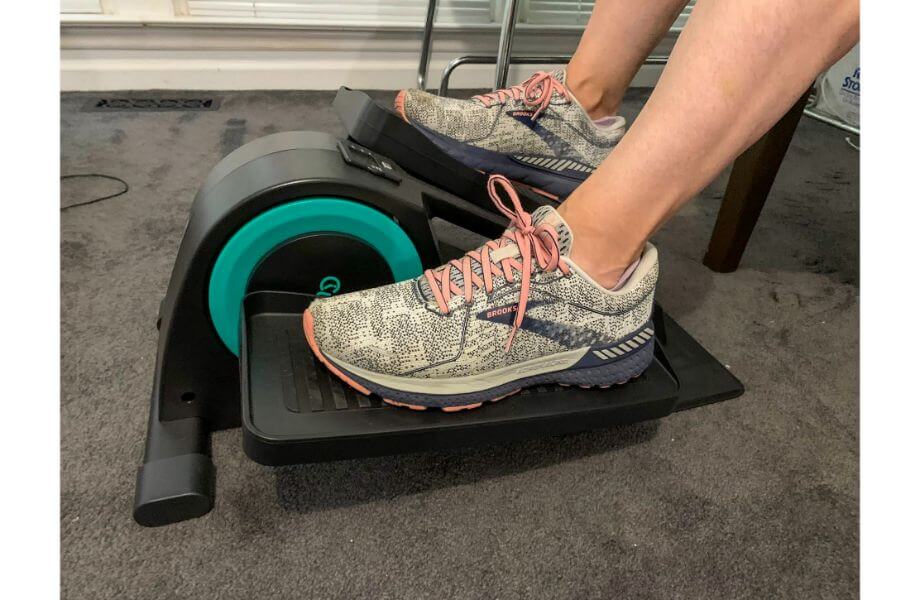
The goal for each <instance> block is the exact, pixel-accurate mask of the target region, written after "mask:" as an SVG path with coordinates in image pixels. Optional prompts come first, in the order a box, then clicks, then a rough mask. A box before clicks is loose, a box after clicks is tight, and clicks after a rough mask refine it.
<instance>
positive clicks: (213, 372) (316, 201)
mask: <svg viewBox="0 0 920 600" xmlns="http://www.w3.org/2000/svg"><path fill="white" fill-rule="evenodd" d="M335 107H336V110H337V111H338V113H339V116H340V118H341V119H342V121H343V122H344V124H345V126H346V128H347V130H348V132H349V139H348V140H342V141H340V140H337V139H335V138H333V137H331V136H329V135H327V134H324V133H317V132H306V131H300V132H289V133H278V134H274V135H270V136H267V137H264V138H261V139H258V140H255V141H253V142H251V143H249V144H246V145H245V146H243V147H241V148H239V149H237V150H235V151H234V152H232V153H231V154H229V155H228V156H227V157H226V158H224V159H223V160H222V161H220V162H219V163H218V164H217V166H215V167H214V169H213V170H212V171H211V173H210V174H209V175H208V178H207V179H206V180H205V182H204V184H203V185H202V186H201V189H200V191H199V192H198V195H197V197H196V198H195V201H194V203H193V205H192V208H191V215H190V217H189V222H188V226H187V228H186V231H185V234H184V236H183V238H182V243H181V245H180V247H179V253H178V256H177V258H176V264H175V267H174V269H173V273H172V277H171V279H170V281H169V287H168V289H167V292H166V296H165V298H164V299H163V301H162V303H161V305H160V314H159V317H158V318H157V320H156V323H157V327H158V329H159V345H158V349H157V360H156V370H155V374H154V383H153V393H152V396H151V400H150V420H149V426H148V433H147V443H146V450H145V455H144V464H143V466H141V468H140V470H139V472H138V476H137V489H136V495H135V504H134V518H135V520H136V521H137V522H138V523H140V524H141V525H147V526H155V525H165V524H168V523H173V522H177V521H182V520H186V519H191V518H194V517H199V516H202V515H204V514H206V513H207V512H208V511H209V510H211V507H212V506H213V503H214V492H215V490H214V487H215V467H214V464H213V462H212V460H211V455H210V433H211V431H215V430H219V429H225V428H230V427H239V426H242V431H243V447H244V449H245V451H246V454H247V455H249V456H250V457H251V458H252V459H253V460H255V461H257V462H259V463H262V464H266V465H284V464H293V463H304V462H317V461H325V460H335V459H344V458H357V457H365V456H376V455H382V454H390V453H399V452H411V451H418V450H427V449H439V448H447V447H454V446H460V445H468V444H475V443H487V442H492V441H507V440H511V439H522V438H526V437H533V436H539V435H552V434H563V433H570V432H575V431H583V430H588V429H592V428H598V427H605V426H609V425H612V424H616V423H628V422H635V421H640V420H644V419H655V418H659V417H663V416H665V415H667V414H669V413H671V412H673V411H675V410H682V409H686V408H691V407H694V406H699V405H702V404H707V403H711V402H717V401H720V400H725V399H728V398H732V397H735V396H738V395H740V394H741V393H742V391H743V387H742V385H741V384H740V382H738V380H737V379H735V378H734V376H732V375H731V374H730V373H728V372H727V371H726V370H725V368H724V367H722V365H721V364H720V363H719V362H718V361H717V360H715V359H714V358H713V357H712V356H710V355H709V354H708V353H707V352H706V350H704V349H703V348H702V347H701V346H700V345H699V344H698V343H696V342H695V341H694V340H693V338H691V337H690V336H689V335H688V334H687V333H686V332H685V331H684V330H683V329H681V328H680V327H679V326H678V325H677V323H675V322H674V321H673V320H671V319H670V318H669V317H668V316H667V315H666V314H665V313H664V312H663V311H662V310H661V309H660V308H658V307H656V310H655V317H654V318H655V333H656V335H655V337H656V340H657V341H656V349H655V357H656V360H655V361H654V362H653V363H652V365H651V366H650V367H649V368H648V370H647V371H646V372H645V373H644V374H643V375H642V376H641V377H639V378H638V379H636V380H635V381H633V382H631V383H630V384H628V385H625V386H618V387H616V388H611V389H609V390H583V389H580V388H557V387H548V386H542V387H536V388H530V389H527V390H524V391H523V392H522V393H520V394H518V395H517V396H514V397H511V398H508V399H507V400H504V401H503V402H500V403H496V404H492V405H489V406H485V407H483V408H480V409H478V410H475V411H467V412H464V413H462V414H447V413H443V412H441V411H425V412H415V411H407V410H402V409H398V408H393V407H390V406H388V405H386V404H384V403H382V402H381V401H380V399H379V398H375V397H365V396H362V395H361V394H355V392H354V391H353V390H352V389H351V388H349V387H348V386H345V385H343V384H341V383H340V382H339V380H338V379H337V378H335V377H334V376H330V375H329V374H328V372H327V371H326V370H325V369H324V368H323V367H322V366H320V365H319V363H318V362H316V361H315V360H314V358H313V355H312V353H311V352H310V350H309V347H308V346H307V343H306V340H305V338H304V335H303V330H302V326H301V314H302V312H303V310H304V309H305V308H306V307H307V305H308V304H309V303H310V301H311V300H312V299H313V298H314V297H316V296H323V295H330V294H342V293H345V292H349V291H353V290H358V289H363V288H367V287H372V286H377V285H383V284H387V283H391V282H394V281H397V280H402V279H407V278H411V277H416V276H418V275H420V274H421V272H422V270H423V269H425V268H430V267H436V266H438V265H440V264H442V263H443V262H445V261H446V260H448V259H450V258H455V257H457V256H459V255H460V254H462V252H463V251H464V250H468V249H469V248H462V249H461V248H458V247H457V245H458V244H457V243H453V244H452V243H450V242H449V241H448V240H446V239H445V237H446V236H447V235H448V234H450V233H451V232H452V231H456V229H454V228H450V227H444V226H441V225H436V224H434V223H433V221H437V220H438V219H441V220H444V221H447V222H449V223H452V224H454V225H457V226H460V227H462V228H464V229H466V230H468V231H472V232H474V233H476V234H478V235H481V236H484V237H487V238H493V237H497V236H498V235H500V234H501V232H502V230H503V229H504V227H505V225H506V223H505V222H504V220H503V219H502V218H500V217H499V216H498V215H497V214H496V213H495V212H493V209H492V204H491V201H490V200H489V199H488V196H487V193H486V185H485V182H486V176H485V175H483V174H482V173H479V172H477V171H473V170H471V169H468V168H466V167H464V166H463V165H461V164H459V163H457V162H456V161H454V160H453V159H452V158H450V157H449V156H447V155H446V154H444V153H442V152H441V151H439V150H438V148H437V147H435V146H434V145H433V144H432V143H431V142H430V141H429V140H428V139H427V138H426V137H425V136H424V135H422V134H421V133H420V132H418V131H417V130H415V129H414V128H413V127H412V126H411V125H408V124H407V123H405V122H404V121H402V119H400V118H399V117H397V116H396V115H395V114H394V113H392V112H390V111H389V110H387V109H384V108H382V107H380V106H378V105H377V104H375V103H374V102H372V101H371V100H370V99H369V98H368V97H367V96H366V95H364V94H362V93H360V92H355V91H351V90H348V89H345V88H343V89H342V90H340V91H339V94H338V96H337V97H336V100H335ZM521 194H522V199H524V201H525V202H526V203H528V204H529V207H528V209H532V208H534V207H535V206H536V205H537V204H539V203H541V202H545V201H546V200H545V199H542V198H541V197H540V196H537V195H534V194H528V193H526V191H522V192H521ZM435 232H438V233H437V234H436V233H435ZM467 238H469V236H468V235H467ZM466 244H467V245H470V242H469V241H467V242H466ZM459 245H463V244H462V243H461V244H459Z"/></svg>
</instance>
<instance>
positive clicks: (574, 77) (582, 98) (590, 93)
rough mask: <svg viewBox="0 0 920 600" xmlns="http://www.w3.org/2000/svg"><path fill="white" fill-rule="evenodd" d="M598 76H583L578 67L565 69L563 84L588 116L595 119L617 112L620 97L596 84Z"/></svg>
mask: <svg viewBox="0 0 920 600" xmlns="http://www.w3.org/2000/svg"><path fill="white" fill-rule="evenodd" d="M597 80H598V78H596V77H583V76H582V75H581V73H580V69H577V68H576V69H573V68H572V67H571V66H570V67H569V68H568V69H567V70H566V78H565V84H566V86H567V87H568V88H569V91H570V92H571V93H572V95H573V96H575V100H577V101H578V104H580V105H581V107H582V108H583V109H585V112H586V113H588V116H589V117H590V118H591V119H592V120H594V121H597V120H599V119H603V118H604V117H610V116H613V115H616V114H617V110H618V109H619V107H620V100H621V98H620V97H619V95H615V94H610V93H609V91H608V90H606V89H605V88H604V87H603V86H600V85H598V83H597Z"/></svg>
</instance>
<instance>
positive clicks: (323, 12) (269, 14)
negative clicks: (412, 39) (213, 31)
mask: <svg viewBox="0 0 920 600" xmlns="http://www.w3.org/2000/svg"><path fill="white" fill-rule="evenodd" d="M497 1H499V0H439V2H438V12H437V14H436V16H435V20H436V21H437V22H438V23H442V24H448V23H449V24H453V25H481V24H486V23H492V22H494V17H495V4H496V2H497ZM427 10H428V0H249V1H248V2H247V1H243V0H188V14H189V15H190V16H193V17H194V16H201V17H245V18H247V19H253V18H255V19H272V20H276V19H291V20H293V21H297V22H301V23H317V24H337V25H370V24H374V23H381V24H404V25H410V26H419V25H421V24H422V23H424V21H425V15H426V13H427Z"/></svg>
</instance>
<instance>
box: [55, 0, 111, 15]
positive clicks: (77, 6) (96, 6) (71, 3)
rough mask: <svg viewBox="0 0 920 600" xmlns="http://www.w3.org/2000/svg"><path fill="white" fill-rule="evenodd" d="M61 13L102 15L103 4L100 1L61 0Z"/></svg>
mask: <svg viewBox="0 0 920 600" xmlns="http://www.w3.org/2000/svg"><path fill="white" fill-rule="evenodd" d="M61 12H62V13H66V14H74V13H90V14H100V13H102V2H100V0H61Z"/></svg>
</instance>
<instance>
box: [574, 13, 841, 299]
mask: <svg viewBox="0 0 920 600" xmlns="http://www.w3.org/2000/svg"><path fill="white" fill-rule="evenodd" d="M610 18H613V17H610ZM618 18H622V17H618ZM592 20H593V18H592ZM858 38H859V3H858V0H813V1H811V2H799V1H798V0H747V1H745V2H727V1H723V2H719V1H717V0H700V1H699V3H698V4H697V6H696V8H695V9H694V12H693V14H692V15H691V17H690V20H689V22H688V24H687V27H686V29H685V30H684V31H683V33H682V34H681V36H680V38H679V39H678V42H677V45H676V46H675V48H674V52H673V53H672V55H671V59H670V61H669V62H668V65H667V67H666V68H665V71H664V73H663V74H662V77H661V80H660V81H659V82H658V85H657V87H656V88H655V91H654V92H653V93H652V95H651V97H650V98H649V100H648V103H647V104H646V105H645V108H644V109H643V110H642V112H641V114H640V115H639V117H638V118H637V119H636V122H635V123H634V124H633V126H632V128H631V129H630V131H629V132H628V133H627V134H626V135H625V136H624V137H623V139H622V141H621V142H620V144H619V145H618V146H617V147H616V148H615V149H614V150H613V152H611V154H610V156H608V157H607V159H606V160H605V161H604V162H603V163H602V164H601V166H600V167H599V168H598V169H597V171H596V172H595V173H594V174H593V175H592V176H591V177H589V178H588V180H587V181H585V183H583V184H582V185H581V186H580V187H579V188H578V189H577V190H575V192H574V193H573V194H572V195H571V196H570V197H569V199H568V200H566V201H565V202H564V203H563V204H562V205H561V207H560V212H561V213H562V215H563V217H564V218H565V219H566V221H568V223H569V225H570V226H571V227H572V229H573V231H574V233H575V246H574V248H573V254H572V258H573V260H574V261H575V262H576V263H577V264H578V265H579V266H580V267H581V268H582V269H584V270H585V271H587V273H588V274H590V275H591V276H592V277H594V278H595V279H596V280H597V281H598V282H599V283H600V284H602V285H605V286H608V287H609V286H613V285H614V284H615V283H616V281H617V279H619V276H620V275H621V274H622V273H623V271H624V270H625V268H626V267H627V266H628V265H629V264H630V263H631V262H632V261H633V260H634V259H635V258H636V257H638V255H639V253H640V252H641V249H642V247H643V245H644V243H645V241H646V240H647V239H648V238H649V237H650V236H651V234H652V233H653V232H654V231H655V230H656V229H657V228H658V227H659V226H661V225H662V224H663V223H664V222H665V221H666V220H667V219H668V218H669V217H670V216H671V215H673V214H674V213H675V212H676V211H677V210H678V209H679V208H680V207H681V206H682V205H683V204H684V203H686V202H687V201H688V200H689V199H690V198H692V197H693V196H694V195H695V194H697V193H698V192H699V191H700V190H701V189H702V188H703V187H705V186H706V185H707V184H708V183H709V182H710V181H712V179H713V178H715V176H716V175H718V174H719V172H720V171H721V170H722V169H724V168H725V167H726V166H727V165H728V164H729V163H730V162H731V161H732V160H733V159H734V158H735V157H736V156H738V155H739V154H740V153H741V152H742V151H744V149H745V148H747V147H748V146H750V145H751V144H752V143H753V142H754V141H756V140H757V139H758V138H759V137H760V136H761V135H763V133H764V132H766V131H767V130H768V129H769V128H770V126H771V125H773V123H775V122H776V121H777V120H778V119H779V118H780V117H781V116H782V115H783V114H784V113H785V112H786V111H787V110H788V108H789V107H790V106H791V105H792V104H793V103H794V102H795V101H796V100H797V99H798V98H799V97H800V96H801V95H802V93H803V92H804V91H805V90H806V89H807V87H808V86H809V85H810V84H811V82H812V80H813V79H814V77H815V76H816V75H817V74H818V73H819V72H820V71H821V70H823V69H824V68H826V67H827V66H828V65H830V64H833V62H835V61H836V60H837V59H839V58H840V57H841V56H843V54H845V53H846V51H847V50H849V49H850V48H851V47H852V46H853V45H854V44H855V43H856V42H857V40H858Z"/></svg>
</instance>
